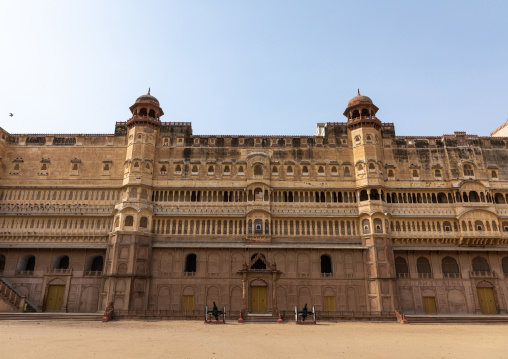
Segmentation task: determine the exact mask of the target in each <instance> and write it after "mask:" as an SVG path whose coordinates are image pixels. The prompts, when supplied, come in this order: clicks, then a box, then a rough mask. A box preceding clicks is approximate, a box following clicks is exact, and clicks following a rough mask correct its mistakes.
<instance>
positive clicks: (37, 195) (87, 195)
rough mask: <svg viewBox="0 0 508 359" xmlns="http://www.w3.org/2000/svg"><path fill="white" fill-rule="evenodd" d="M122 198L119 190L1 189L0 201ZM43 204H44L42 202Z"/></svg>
mask: <svg viewBox="0 0 508 359" xmlns="http://www.w3.org/2000/svg"><path fill="white" fill-rule="evenodd" d="M118 200H120V191H118V190H51V189H41V190H29V189H27V190H17V189H12V190H10V189H5V190H1V191H0V201H13V202H21V203H23V202H29V203H33V202H34V201H48V202H47V203H48V204H50V203H59V204H60V203H62V202H64V203H82V202H83V201H88V202H89V203H93V202H103V203H104V204H109V203H115V202H116V201H118ZM41 205H42V204H41Z"/></svg>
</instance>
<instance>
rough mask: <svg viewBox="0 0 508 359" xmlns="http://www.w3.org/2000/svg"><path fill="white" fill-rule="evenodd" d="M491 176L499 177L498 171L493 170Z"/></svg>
mask: <svg viewBox="0 0 508 359" xmlns="http://www.w3.org/2000/svg"><path fill="white" fill-rule="evenodd" d="M490 176H491V177H492V178H497V172H496V171H494V170H493V171H492V172H490Z"/></svg>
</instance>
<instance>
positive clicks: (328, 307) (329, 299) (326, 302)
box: [323, 296, 335, 312]
mask: <svg viewBox="0 0 508 359" xmlns="http://www.w3.org/2000/svg"><path fill="white" fill-rule="evenodd" d="M323 309H324V310H325V311H328V312H333V311H335V297H334V296H324V297H323Z"/></svg>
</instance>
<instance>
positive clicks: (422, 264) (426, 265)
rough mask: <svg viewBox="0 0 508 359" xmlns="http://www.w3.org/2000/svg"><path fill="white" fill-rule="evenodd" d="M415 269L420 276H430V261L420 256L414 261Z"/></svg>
mask: <svg viewBox="0 0 508 359" xmlns="http://www.w3.org/2000/svg"><path fill="white" fill-rule="evenodd" d="M416 269H417V270H418V276H419V277H420V278H430V273H431V270H430V262H429V260H428V259H427V258H425V257H420V258H418V259H417V261H416Z"/></svg>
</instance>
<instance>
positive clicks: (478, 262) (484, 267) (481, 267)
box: [473, 256, 490, 272]
mask: <svg viewBox="0 0 508 359" xmlns="http://www.w3.org/2000/svg"><path fill="white" fill-rule="evenodd" d="M473 271H474V272H490V267H489V263H488V262H487V260H486V259H485V258H483V257H479V256H478V257H474V258H473Z"/></svg>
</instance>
